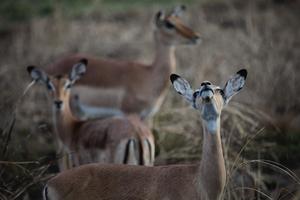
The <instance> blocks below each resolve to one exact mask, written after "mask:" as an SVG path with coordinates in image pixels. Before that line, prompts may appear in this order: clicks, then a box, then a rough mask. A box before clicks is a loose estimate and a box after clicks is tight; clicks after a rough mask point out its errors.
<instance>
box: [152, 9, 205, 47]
mask: <svg viewBox="0 0 300 200" xmlns="http://www.w3.org/2000/svg"><path fill="white" fill-rule="evenodd" d="M185 9H186V8H185V6H184V5H181V6H178V7H176V8H175V9H174V10H173V11H172V12H171V13H170V14H168V15H165V14H164V12H163V11H159V12H158V13H157V14H156V17H155V24H156V27H157V30H156V34H157V35H158V37H159V38H160V39H161V42H164V43H165V44H167V45H178V44H196V43H197V41H198V40H199V38H200V37H199V35H198V33H196V32H194V31H193V30H192V29H191V28H189V27H187V26H186V25H185V24H184V23H183V22H182V20H181V19H180V16H181V14H182V13H183V11H184V10H185Z"/></svg>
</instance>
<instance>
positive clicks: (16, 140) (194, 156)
mask: <svg viewBox="0 0 300 200" xmlns="http://www.w3.org/2000/svg"><path fill="white" fill-rule="evenodd" d="M93 2H96V3H95V4H97V1H93ZM102 3H103V4H104V3H105V1H103V2H102ZM102 3H101V4H99V5H103V4H102ZM108 4H109V3H107V5H108ZM3 5H4V4H2V5H1V6H3ZM97 5H98V4H97ZM146 5H147V6H146V8H145V7H143V6H142V5H141V6H139V7H133V8H132V9H128V10H125V9H124V10H117V11H116V10H114V9H109V8H108V9H107V10H106V11H105V9H104V10H97V9H96V10H94V11H90V10H88V9H87V10H85V9H83V10H81V11H80V10H79V11H78V15H76V16H71V15H69V16H68V17H66V16H65V15H64V9H62V8H58V9H56V7H53V10H52V11H51V12H52V14H50V15H47V16H46V17H43V18H40V17H32V18H31V19H30V20H29V21H26V22H18V25H17V26H16V25H11V26H9V27H8V29H6V28H5V27H4V28H3V27H2V28H3V29H1V30H0V34H1V37H0V45H1V46H2V47H3V48H1V49H0V57H1V59H0V90H1V104H0V112H1V113H0V114H1V119H0V127H1V130H2V136H3V139H1V144H8V145H2V146H4V147H5V148H6V149H5V150H3V148H2V147H1V148H2V149H1V151H4V152H5V153H6V157H2V156H1V157H0V160H1V162H0V165H1V170H2V171H5V173H4V172H3V173H2V174H1V175H2V177H3V178H2V179H1V181H2V180H9V181H5V182H4V181H2V182H1V183H0V195H2V196H1V197H0V198H3V199H5V198H7V199H8V197H10V198H22V196H23V195H24V194H25V193H26V192H25V190H27V189H28V187H29V186H32V185H31V184H29V183H34V184H33V185H36V186H37V190H38V191H39V190H40V189H41V188H40V186H41V184H40V182H43V181H44V180H45V179H46V178H47V177H48V174H49V171H51V172H53V171H55V169H53V165H51V167H50V168H52V169H49V170H48V171H46V169H47V167H48V166H49V164H51V160H54V161H53V162H54V163H55V158H56V155H55V145H54V142H53V137H52V132H53V131H52V117H51V109H50V104H49V100H48V98H47V95H46V92H45V91H44V88H42V87H40V86H35V87H34V88H31V89H30V91H29V92H28V93H27V94H26V96H24V98H22V101H20V103H18V109H17V112H16V113H15V112H13V110H14V109H13V107H14V106H15V105H16V103H17V101H18V98H19V96H21V95H22V92H23V91H24V89H25V87H24V86H25V85H27V84H28V83H29V80H30V79H29V77H28V74H27V72H26V70H25V68H26V66H27V65H37V66H42V67H43V66H45V65H47V64H49V63H51V62H53V61H55V60H57V59H59V58H60V57H62V56H63V55H65V54H69V53H74V52H85V53H89V54H92V55H97V56H99V57H110V58H118V59H130V60H133V59H134V60H139V61H141V62H145V63H147V62H151V59H152V57H153V54H154V45H153V42H152V41H153V39H152V30H153V26H154V25H153V24H154V23H153V17H154V14H155V12H156V11H157V10H158V9H160V7H159V5H153V7H152V6H148V4H146ZM66 7H68V6H66ZM79 7H80V6H79ZM96 7H97V6H95V8H96ZM108 7H109V5H108ZM164 7H166V6H164ZM103 8H104V7H103ZM103 8H102V9H103ZM298 8H299V4H297V3H292V4H282V5H277V4H273V2H272V1H268V0H266V1H264V0H261V1H243V2H240V1H213V2H212V1H208V2H205V3H203V2H202V1H201V2H200V3H197V2H195V3H193V4H192V6H188V10H187V15H186V16H185V18H184V19H185V20H186V21H187V22H188V23H189V24H190V25H191V26H193V27H194V29H196V30H198V31H199V32H200V34H201V36H202V37H203V42H202V43H201V44H200V45H198V46H193V47H192V46H191V47H187V46H183V47H180V48H178V49H177V51H176V58H177V66H178V67H177V73H178V74H181V75H182V76H183V77H185V78H187V79H188V80H191V81H192V82H193V85H197V84H200V83H201V82H202V81H203V80H210V81H212V82H213V83H215V84H217V85H222V84H224V83H225V80H227V79H228V77H229V76H230V75H231V74H232V73H234V72H236V71H237V70H238V69H240V68H242V67H243V68H247V69H248V72H249V76H248V80H247V83H246V86H245V88H244V90H243V91H242V92H241V94H240V95H239V96H237V97H235V99H234V100H233V102H231V104H230V105H229V107H227V108H226V109H225V110H224V112H223V114H222V140H223V145H224V154H225V158H226V165H227V169H229V171H228V184H227V187H226V191H225V193H224V198H225V199H239V198H240V197H241V196H242V197H243V198H244V199H251V197H253V196H254V198H256V199H259V198H260V199H269V198H272V199H283V198H281V197H282V196H281V197H280V193H281V192H282V191H284V188H286V191H289V192H291V193H292V194H295V193H296V192H295V191H294V190H295V188H297V186H299V180H298V177H297V176H299V175H298V174H297V176H296V175H295V174H293V173H294V171H290V170H289V169H288V168H286V167H289V168H294V169H293V170H296V169H297V168H299V165H300V164H299V162H297V160H298V161H299V159H297V157H296V156H297V154H298V155H300V153H299V148H298V149H297V145H299V144H300V143H299V142H297V141H298V140H296V139H294V137H292V136H293V135H295V136H297V135H299V130H300V128H299V124H300V118H299V113H300V112H299V111H300V107H299V105H300V98H299V95H298V91H300V88H299V84H297V83H298V82H299V77H300V69H299V67H298V65H299V63H300V62H299V55H300V54H299V53H300V52H299V45H298V44H299V37H298V34H299V30H298V27H299V20H298V19H299V13H298V10H299V9H298ZM70 9H71V8H70ZM75 10H76V9H75ZM82 11H83V12H84V13H82ZM76 12H77V11H76ZM78 16H79V17H78ZM1 20H2V21H3V20H4V18H1ZM6 22H7V21H6ZM8 24H12V23H10V22H8ZM12 113H15V115H14V117H13V118H11V114H12ZM11 119H13V120H11ZM200 124H201V123H200V121H199V117H198V116H197V113H196V112H194V111H193V110H192V109H190V108H189V107H187V105H186V104H185V102H183V101H181V99H180V98H178V96H177V95H176V94H175V92H172V90H170V92H169V93H168V95H167V98H166V100H165V102H164V104H163V106H162V108H161V110H160V112H159V113H158V114H157V115H156V116H155V118H154V131H155V132H156V136H157V137H156V139H157V145H158V148H157V149H158V152H157V164H169V163H190V162H197V161H198V160H200V156H199V155H200V153H201V148H200V146H201V141H202V140H201V130H202V129H201V126H200ZM5 127H10V128H5ZM273 135H280V137H273ZM290 135H292V136H290ZM4 136H5V137H4ZM8 136H9V137H8ZM286 137H291V138H292V139H286ZM4 138H5V139H4ZM277 138H279V139H277ZM282 138H283V139H282ZM282 140H286V141H287V142H285V143H283V142H282ZM295 140H296V141H295ZM289 141H290V142H289ZM291 141H293V144H292V145H291V144H290V143H292V142H291ZM281 142H282V143H281ZM279 144H280V145H281V146H280V148H279ZM282 146H284V147H285V149H284V152H280V153H278V151H279V150H280V149H282ZM275 150H276V151H275ZM273 152H276V153H273ZM290 152H293V156H294V157H293V161H294V160H295V161H294V162H292V164H291V163H283V160H288V159H290V158H291V155H290ZM49 157H52V158H49ZM53 157H54V158H53ZM298 158H299V157H298ZM271 159H272V161H270V160H271ZM27 161H33V163H31V162H30V163H27ZM36 161H38V162H36ZM274 161H276V163H274ZM287 164H289V165H288V166H286V165H287ZM15 177H18V178H19V179H16V178H15ZM288 177H289V178H288ZM31 188H33V190H34V188H35V187H31ZM298 188H299V187H298ZM24 189H25V190H24ZM31 190H32V189H31ZM27 191H30V190H27ZM287 193H288V192H282V195H284V194H287ZM278 195H279V196H278ZM299 195H300V194H299V193H298V197H299ZM4 197H5V198H4ZM28 198H29V197H28ZM32 198H33V197H32ZM285 198H286V199H292V198H294V199H297V196H295V197H293V196H292V195H290V196H287V197H285ZM252 199H253V198H252Z"/></svg>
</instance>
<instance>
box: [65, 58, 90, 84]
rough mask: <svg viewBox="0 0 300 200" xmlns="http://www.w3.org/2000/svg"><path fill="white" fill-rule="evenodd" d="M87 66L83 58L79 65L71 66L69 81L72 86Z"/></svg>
mask: <svg viewBox="0 0 300 200" xmlns="http://www.w3.org/2000/svg"><path fill="white" fill-rule="evenodd" d="M87 64H88V61H87V59H85V58H83V59H81V60H80V61H79V63H77V64H75V65H74V66H73V68H72V71H71V72H70V74H69V79H70V81H71V83H72V84H74V83H75V82H76V81H77V80H79V79H80V78H81V76H82V75H83V74H85V72H86V66H87Z"/></svg>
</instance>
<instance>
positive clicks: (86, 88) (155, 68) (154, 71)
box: [46, 15, 199, 118]
mask: <svg viewBox="0 0 300 200" xmlns="http://www.w3.org/2000/svg"><path fill="white" fill-rule="evenodd" d="M165 22H169V23H172V24H173V25H174V30H166V27H165V26H164V25H160V26H158V28H157V30H155V32H154V37H155V42H156V54H155V59H154V61H153V63H152V64H149V65H146V64H141V63H137V62H131V61H122V60H109V59H100V58H97V57H93V56H90V55H85V54H75V55H70V56H67V57H64V58H62V59H61V60H60V61H58V62H56V63H54V64H51V65H49V66H47V67H46V71H47V72H48V73H49V74H51V75H57V74H65V73H67V72H69V71H70V69H71V67H72V66H73V65H74V64H75V63H76V62H78V61H79V60H80V59H81V58H86V59H88V61H89V64H88V66H87V72H86V75H85V76H84V77H83V78H82V79H81V80H80V81H79V82H78V84H77V85H76V86H75V88H74V93H78V94H79V95H80V96H81V100H82V102H83V103H84V104H87V105H93V106H102V107H114V108H119V109H121V110H122V111H123V112H125V113H136V114H139V115H140V116H141V117H143V118H144V117H148V116H151V115H152V114H154V113H155V112H156V111H157V110H158V109H159V107H160V105H161V104H162V101H163V99H164V96H165V94H166V89H167V87H168V86H169V83H168V77H169V75H170V74H171V73H172V72H174V71H175V55H174V45H178V44H186V43H194V42H195V41H196V40H197V39H198V38H199V37H198V35H197V33H195V32H194V31H193V30H191V29H190V28H188V27H186V26H185V25H184V24H183V22H182V21H181V20H180V18H179V17H177V16H173V15H169V16H167V17H165V18H164V19H163V22H161V23H165ZM103 89H105V90H112V91H113V92H110V93H109V94H107V93H104V92H103ZM114 91H115V92H114Z"/></svg>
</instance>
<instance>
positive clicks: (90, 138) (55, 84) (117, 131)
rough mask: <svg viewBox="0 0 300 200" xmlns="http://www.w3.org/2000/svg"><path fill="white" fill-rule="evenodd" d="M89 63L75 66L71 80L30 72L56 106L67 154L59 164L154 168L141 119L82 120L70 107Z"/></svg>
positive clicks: (149, 138) (56, 119)
mask: <svg viewBox="0 0 300 200" xmlns="http://www.w3.org/2000/svg"><path fill="white" fill-rule="evenodd" d="M86 65H87V60H86V59H82V60H81V61H80V62H79V63H77V64H75V65H74V66H73V68H72V70H71V72H70V74H69V75H68V76H57V77H51V76H50V77H48V76H47V74H46V73H45V72H43V71H42V70H41V69H38V68H36V67H33V66H29V67H28V68H27V70H28V72H29V74H30V75H31V77H32V78H33V79H34V80H35V81H39V82H42V83H43V84H45V85H46V87H47V89H48V91H49V92H50V94H51V96H52V99H53V102H54V124H55V128H56V134H57V139H58V142H59V147H60V150H61V151H62V152H63V153H68V155H70V156H68V157H65V159H63V161H61V163H60V168H61V169H68V168H71V167H72V165H73V166H78V165H82V164H86V163H91V162H108V163H119V164H122V163H124V164H144V165H152V164H153V161H154V138H153V135H152V133H151V131H150V129H148V128H147V127H146V126H145V125H144V124H143V123H142V122H141V121H140V117H138V116H134V115H131V116H126V117H125V116H122V117H110V118H106V119H103V120H101V119H98V120H83V119H80V118H79V117H77V116H76V115H75V114H74V113H73V110H72V105H71V103H70V91H71V87H72V86H73V84H74V83H75V82H76V81H77V80H78V79H80V77H81V76H82V75H83V74H84V73H85V71H86Z"/></svg>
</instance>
